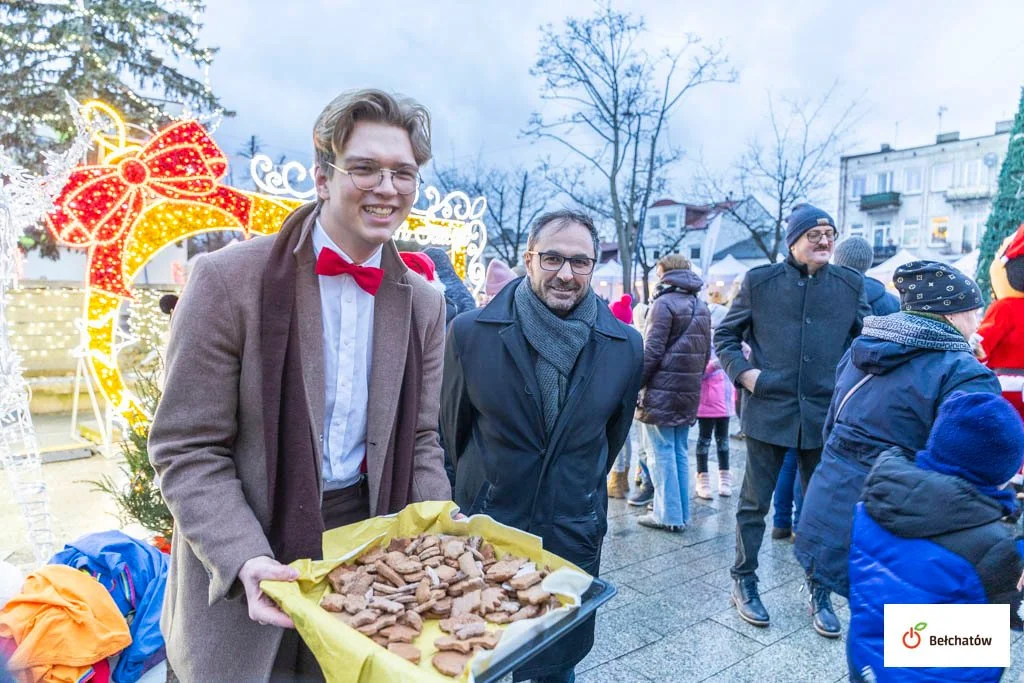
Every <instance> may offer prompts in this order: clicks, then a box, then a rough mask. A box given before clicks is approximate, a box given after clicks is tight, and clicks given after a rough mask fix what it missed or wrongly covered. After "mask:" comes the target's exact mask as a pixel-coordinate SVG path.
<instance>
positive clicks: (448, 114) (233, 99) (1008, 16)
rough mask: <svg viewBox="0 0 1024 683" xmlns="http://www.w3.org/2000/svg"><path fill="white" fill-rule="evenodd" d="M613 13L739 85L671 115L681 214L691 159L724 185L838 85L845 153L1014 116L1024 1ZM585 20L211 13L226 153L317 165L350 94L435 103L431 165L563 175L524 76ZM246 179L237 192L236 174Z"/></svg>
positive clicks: (751, 0) (525, 0)
mask: <svg viewBox="0 0 1024 683" xmlns="http://www.w3.org/2000/svg"><path fill="white" fill-rule="evenodd" d="M616 7H618V8H620V9H624V10H628V11H630V12H633V13H634V14H636V15H641V16H643V17H644V18H645V19H646V21H647V24H648V27H649V31H648V33H647V36H646V38H645V41H646V47H649V48H650V49H651V50H652V51H657V50H658V49H660V48H663V47H668V48H672V47H673V46H676V45H678V44H679V40H680V36H681V35H683V34H684V33H687V32H691V33H697V34H699V35H700V36H702V37H703V38H704V39H705V40H709V41H722V42H723V44H724V46H725V48H726V51H727V53H728V54H729V56H730V58H731V61H732V64H733V65H734V66H735V67H736V68H737V69H738V71H739V81H738V82H737V83H735V84H729V85H719V84H712V85H707V86H702V87H701V88H699V89H696V90H694V91H692V92H691V94H690V95H689V96H688V98H687V99H686V100H685V101H684V102H683V103H682V106H681V107H680V108H679V109H678V110H677V111H676V113H675V114H674V116H673V119H672V122H671V129H670V134H671V142H672V143H673V144H677V145H679V146H681V147H682V148H683V149H684V150H685V151H686V155H687V157H686V160H684V161H683V162H682V163H680V164H679V165H678V167H677V168H676V169H674V171H673V173H672V175H671V177H672V185H673V190H674V192H673V193H672V194H673V195H674V196H675V198H677V199H686V195H687V190H688V189H689V188H690V177H691V175H692V173H693V168H694V160H695V159H696V158H697V157H699V156H700V155H703V157H704V158H705V159H706V160H707V161H708V162H710V163H711V164H712V165H714V166H717V167H718V168H722V169H724V168H725V167H726V166H727V165H728V164H729V162H731V161H732V160H733V158H734V157H735V156H736V155H737V154H738V153H739V152H740V151H741V149H742V147H743V145H744V143H745V142H746V141H747V140H748V139H750V138H751V137H752V136H755V135H759V134H762V135H763V133H764V121H765V110H766V106H765V104H766V97H767V95H766V93H767V92H768V90H771V91H773V92H775V93H777V94H780V95H785V96H788V97H793V98H800V99H802V98H812V99H813V98H815V97H819V96H820V95H821V93H822V92H823V91H824V90H825V89H827V88H828V87H829V85H830V84H831V83H832V82H833V81H835V80H836V79H839V80H840V81H841V83H842V89H841V95H842V97H843V98H844V99H845V100H847V101H849V100H851V99H853V98H855V97H856V98H858V99H860V100H862V104H863V112H864V116H863V118H862V120H861V122H860V124H859V125H858V126H857V128H856V130H855V140H856V144H855V145H854V148H853V150H852V151H855V152H861V151H873V150H876V149H878V145H879V143H881V142H889V143H891V144H894V146H896V147H909V146H915V145H921V144H928V143H930V142H934V138H935V134H936V132H937V129H938V118H937V111H938V108H939V107H940V105H941V106H945V107H947V108H948V111H947V112H946V113H945V115H944V117H943V120H942V127H943V130H945V131H950V130H959V131H960V133H961V136H962V137H972V136H977V135H985V134H990V133H992V132H993V130H994V124H995V121H996V120H999V119H1006V118H1012V117H1013V115H1014V113H1015V112H1016V109H1017V102H1018V98H1019V96H1020V88H1021V86H1022V85H1024V32H1022V30H1021V28H1022V27H1024V2H1022V1H1021V0H1002V1H1001V2H1000V1H996V0H972V1H971V2H962V1H961V2H954V1H951V0H942V1H938V2H937V1H935V0H932V1H930V2H926V1H924V0H904V1H901V2H886V1H883V0H878V1H875V0H859V1H856V0H855V1H853V2H850V1H849V0H845V1H843V2H826V1H823V0H786V1H785V2H782V1H779V2H761V1H755V0H718V1H716V2H707V1H706V0H705V1H702V2H686V1H685V0H684V1H678V0H674V1H672V2H668V1H664V2H653V1H651V0H647V1H644V0H620V1H619V2H618V3H617V4H616ZM593 9H594V5H593V3H592V2H591V1H590V0H511V1H505V2H493V1H492V0H475V1H473V2H454V1H450V0H436V1H434V2H430V3H422V2H409V1H406V0H391V1H390V2H378V1H376V0H362V1H360V2H350V1H349V0H289V1H288V2H281V1H280V0H246V1H245V2H242V0H216V1H215V2H214V1H212V0H211V1H210V2H208V8H207V10H206V14H205V16H204V22H205V24H206V27H205V29H204V39H205V41H206V42H207V44H210V45H215V46H219V47H220V54H219V55H218V56H217V57H216V60H215V62H214V65H213V68H212V70H211V77H212V84H213V87H214V89H215V91H216V92H217V93H218V94H219V96H220V97H221V99H222V101H223V102H224V104H225V105H226V106H227V107H228V108H230V109H233V110H235V111H236V112H237V116H236V117H235V118H233V119H228V120H225V121H224V123H223V124H222V125H221V127H220V129H219V130H218V131H217V134H216V137H217V139H218V141H219V142H220V143H221V145H222V146H223V147H224V148H225V150H226V151H228V152H229V153H233V152H235V151H237V150H238V149H239V148H240V147H241V145H242V144H243V142H244V140H245V138H246V137H247V136H248V135H250V134H253V133H255V134H257V135H258V136H259V137H260V138H261V139H262V140H263V142H264V144H265V149H266V151H267V153H269V154H271V155H273V156H277V155H279V154H285V155H287V156H288V157H290V158H294V159H297V160H301V161H303V162H308V161H309V159H310V158H311V154H310V147H311V143H310V131H311V128H312V124H313V121H314V120H315V118H316V116H317V114H318V113H319V112H320V110H321V109H322V108H323V106H324V105H325V104H326V103H327V102H328V101H329V100H330V99H331V98H332V97H333V96H334V95H336V94H337V93H338V92H340V91H342V90H344V89H347V88H351V87H359V86H374V87H380V88H384V89H388V90H395V91H400V92H403V93H406V94H408V95H412V96H414V97H416V98H417V99H419V100H421V101H422V102H423V103H425V104H427V105H428V107H429V108H430V109H431V112H432V113H433V116H434V156H435V158H436V159H437V160H438V161H439V162H442V163H448V162H450V161H451V160H452V159H455V160H456V161H460V162H466V161H469V160H472V159H473V158H475V157H476V156H477V155H478V154H479V155H482V156H483V158H484V160H485V161H486V162H487V163H490V164H494V165H501V164H506V163H507V164H512V163H531V162H533V161H534V160H535V159H537V158H538V157H539V156H541V155H542V154H546V153H551V152H555V154H554V157H553V158H554V159H555V160H556V161H557V160H561V159H567V160H570V161H571V159H569V158H568V157H567V156H566V155H564V154H562V153H560V152H557V151H556V150H552V149H550V148H549V149H542V148H539V147H538V146H537V145H535V144H531V143H530V141H529V140H526V139H523V138H521V137H520V135H519V133H520V131H521V129H522V127H523V126H524V124H525V123H526V121H527V119H528V117H529V115H530V113H531V111H535V110H537V109H538V107H540V106H542V103H541V102H540V100H539V98H538V87H539V82H538V80H537V79H535V78H533V77H531V76H530V74H529V69H530V67H531V66H532V64H533V63H534V61H535V59H536V55H537V49H538V42H539V36H540V33H539V30H538V27H539V26H540V25H542V24H546V23H553V24H555V25H560V24H561V23H562V22H563V21H564V19H565V17H566V16H588V15H590V14H591V13H592V12H593ZM897 122H898V124H899V125H898V137H897V133H896V129H897V126H896V124H897ZM236 168H237V170H236V173H235V177H236V179H237V178H238V177H239V175H240V173H239V172H240V171H243V169H242V168H240V167H237V166H236ZM241 175H244V172H242V173H241ZM828 208H829V209H834V208H835V207H834V206H830V207H828Z"/></svg>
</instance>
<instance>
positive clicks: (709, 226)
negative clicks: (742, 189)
mask: <svg viewBox="0 0 1024 683" xmlns="http://www.w3.org/2000/svg"><path fill="white" fill-rule="evenodd" d="M737 216H743V217H744V222H746V223H747V224H750V225H759V224H765V225H767V223H769V222H770V221H771V216H770V215H769V214H768V212H767V211H766V210H765V208H764V207H763V206H762V205H761V203H760V202H758V201H757V200H756V199H754V198H753V197H747V198H746V199H742V200H730V201H725V202H719V203H716V204H686V203H683V202H677V201H675V200H673V199H661V200H658V201H656V202H655V203H654V204H652V205H651V206H650V207H649V208H648V209H647V218H646V226H645V229H644V248H645V250H646V251H647V259H648V263H652V262H654V261H657V260H658V258H660V257H661V256H664V255H665V254H670V253H679V254H682V255H683V256H685V257H686V258H688V259H690V262H691V263H693V264H694V265H696V266H698V267H700V269H701V271H707V269H708V268H709V267H710V266H711V264H712V263H713V262H714V260H716V259H715V254H717V253H718V252H720V251H721V250H723V249H726V248H728V247H731V246H732V245H734V244H737V243H739V242H742V241H743V240H746V239H748V238H750V230H749V229H748V228H747V226H746V225H745V224H744V222H741V221H740V220H738V219H737Z"/></svg>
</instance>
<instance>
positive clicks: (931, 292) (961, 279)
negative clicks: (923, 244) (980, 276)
mask: <svg viewBox="0 0 1024 683" xmlns="http://www.w3.org/2000/svg"><path fill="white" fill-rule="evenodd" d="M892 283H893V284H894V285H895V286H896V289H897V290H898V291H899V293H900V308H901V309H903V310H904V311H918V312H925V313H938V314H947V313H959V312H961V311H973V310H974V309H976V308H981V307H982V306H983V305H984V302H983V301H982V298H981V289H979V288H978V285H977V283H975V282H974V280H972V279H971V278H969V277H967V276H966V275H964V274H963V273H961V272H960V271H959V270H957V269H956V268H954V267H953V266H951V265H949V264H946V263H939V262H937V261H911V262H910V263H906V264H904V265H902V266H900V267H899V268H897V269H896V272H895V273H893V275H892Z"/></svg>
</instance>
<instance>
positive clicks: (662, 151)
mask: <svg viewBox="0 0 1024 683" xmlns="http://www.w3.org/2000/svg"><path fill="white" fill-rule="evenodd" d="M645 31H646V27H645V25H644V21H643V19H642V18H638V17H634V16H633V15H631V14H629V13H624V12H619V11H617V10H615V9H613V8H612V5H611V2H610V1H609V0H601V1H599V2H598V5H597V9H596V10H595V12H594V14H593V15H591V16H590V17H587V18H582V19H581V18H569V19H567V20H566V21H565V23H564V25H563V26H562V27H561V29H560V30H556V29H555V28H554V27H553V26H551V25H547V26H545V27H543V28H542V29H541V47H540V51H539V53H538V57H537V61H536V63H535V64H534V66H533V68H531V69H530V74H531V75H533V76H536V77H538V78H540V79H541V82H542V84H541V93H540V94H541V98H542V100H544V101H546V102H549V103H552V104H555V105H558V107H559V113H556V114H553V115H552V116H551V117H549V118H545V116H544V115H543V114H541V113H539V112H538V113H535V114H533V115H532V116H531V117H530V120H529V122H528V123H527V125H526V127H525V128H524V129H523V135H525V136H527V137H532V138H534V139H536V140H553V141H556V142H558V143H559V144H560V145H562V146H563V147H564V148H566V149H568V150H569V151H570V152H571V153H572V154H573V156H575V157H576V158H577V159H578V160H579V161H580V162H581V163H580V167H578V168H571V169H553V168H551V166H550V164H548V165H547V167H546V172H547V177H548V180H549V182H550V183H551V185H552V186H553V187H554V188H556V189H557V190H558V191H559V192H561V193H563V194H565V195H566V196H567V197H569V199H570V200H571V201H572V202H574V203H576V204H578V205H579V206H581V207H583V208H585V209H586V210H588V211H590V212H592V213H594V214H595V215H598V216H601V217H604V218H606V219H607V220H609V221H610V222H611V223H612V225H613V226H614V229H615V237H616V239H617V240H618V245H619V259H620V262H621V263H622V279H623V285H624V287H625V288H626V289H627V290H630V291H631V290H632V289H633V266H634V261H635V260H636V259H637V258H638V250H642V249H643V241H642V235H643V232H642V227H643V225H644V221H645V220H646V214H647V206H648V205H649V204H650V201H651V197H652V196H653V194H654V193H655V192H660V191H663V190H664V188H665V186H666V182H665V170H666V168H667V167H668V166H669V165H670V164H672V163H674V162H675V161H677V160H678V159H679V158H680V156H681V152H680V151H679V150H678V149H674V148H672V147H671V146H669V145H666V144H665V143H664V140H663V132H664V130H665V127H666V124H667V122H668V120H669V117H670V115H671V112H672V110H673V109H674V108H675V107H676V105H677V104H678V103H679V102H680V101H681V100H682V98H683V97H684V95H685V94H686V93H687V92H689V91H690V90H692V89H693V88H695V87H697V86H699V85H703V84H706V83H716V82H717V83H721V82H731V81H734V80H735V79H736V74H735V71H733V70H731V69H730V68H729V63H728V58H727V57H726V55H725V53H724V51H723V49H722V47H721V46H720V45H719V46H705V45H704V44H703V42H702V41H701V39H700V37H698V36H696V35H693V34H687V35H686V36H685V39H684V42H683V44H682V46H681V47H679V48H678V49H677V50H676V51H675V52H669V51H665V52H664V53H663V54H661V55H660V56H659V57H658V58H657V59H652V58H651V56H650V54H649V53H648V52H647V51H646V50H644V49H643V48H641V47H639V39H640V37H641V36H642V35H643V34H644V32H645ZM684 58H686V59H687V61H686V62H685V63H686V64H687V66H688V71H687V75H686V79H685V82H683V83H681V84H679V83H676V82H675V80H674V78H675V77H676V76H677V75H678V73H679V71H681V69H680V67H681V65H682V64H683V63H684V61H683V60H684ZM662 72H664V73H665V75H664V80H663V81H662V82H661V83H660V84H656V83H655V80H656V78H657V79H659V80H660V79H661V77H660V76H658V74H660V73H662ZM680 239H681V236H680ZM677 245H678V243H677ZM642 259H643V261H642V262H643V263H644V264H646V253H645V254H644V255H643V257H642Z"/></svg>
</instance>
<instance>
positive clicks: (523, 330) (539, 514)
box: [441, 211, 643, 683]
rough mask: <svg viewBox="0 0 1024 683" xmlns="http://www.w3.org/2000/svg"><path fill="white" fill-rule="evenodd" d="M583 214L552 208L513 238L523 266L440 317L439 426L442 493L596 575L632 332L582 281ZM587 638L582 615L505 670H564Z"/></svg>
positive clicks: (586, 270) (569, 675) (565, 676)
mask: <svg viewBox="0 0 1024 683" xmlns="http://www.w3.org/2000/svg"><path fill="white" fill-rule="evenodd" d="M599 253H600V252H599V242H598V237H597V231H596V230H595V229H594V224H593V222H592V221H591V220H590V218H588V217H587V216H585V215H582V214H579V213H575V212H571V211H556V212H553V213H549V214H545V215H543V216H541V217H539V218H538V219H537V221H536V222H535V223H534V224H533V226H532V227H531V229H530V234H529V237H528V238H527V252H526V254H525V257H524V261H525V262H526V272H527V275H526V277H525V278H520V279H518V280H514V281H512V282H511V283H509V284H508V285H507V286H506V287H505V288H504V289H502V290H501V292H499V293H498V295H497V296H495V297H494V299H493V300H491V302H490V303H489V304H488V305H487V307H486V308H483V309H477V310H475V311H471V312H469V313H464V314H462V315H460V316H458V317H457V318H455V320H454V322H452V325H451V328H450V330H449V332H448V342H447V346H446V348H445V363H444V383H443V385H442V389H441V402H442V403H441V434H442V435H443V436H444V443H445V448H446V449H447V450H448V454H449V456H451V459H452V461H453V462H454V463H455V468H456V474H455V501H456V502H457V503H459V505H460V506H461V507H462V509H463V510H464V511H465V512H466V514H476V513H483V514H487V515H490V516H491V517H493V518H494V519H496V520H498V521H499V522H502V523H503V524H509V525H511V526H514V527H517V528H520V529H523V530H525V531H529V532H530V533H533V534H536V535H538V536H540V537H541V538H542V539H543V540H544V549H545V550H549V551H550V552H552V553H555V554H556V555H559V556H561V557H564V558H565V559H567V560H569V561H570V562H574V563H575V564H576V565H577V566H579V567H580V568H582V569H583V570H584V571H586V572H589V573H591V574H593V575H597V573H598V571H599V570H600V557H601V542H602V540H603V538H604V534H605V531H606V529H607V522H606V512H607V501H608V499H607V489H606V487H605V478H606V477H607V475H608V471H609V470H610V469H611V466H612V463H613V462H614V460H615V456H616V455H617V454H618V452H619V449H621V448H622V444H623V443H625V440H626V438H627V436H628V434H629V427H630V424H631V423H632V419H633V410H634V408H635V407H636V397H637V392H638V391H639V387H640V379H641V370H642V365H643V342H642V341H641V340H640V335H639V333H637V332H636V330H633V329H632V328H629V327H626V326H625V325H623V324H622V323H620V322H619V321H618V320H616V319H615V316H613V315H612V312H611V310H610V309H609V308H608V306H606V305H604V304H603V303H602V302H601V301H600V300H599V299H598V298H597V295H596V294H595V293H594V291H593V290H592V289H591V287H590V280H591V276H592V274H593V271H594V265H595V264H596V263H597V258H598V254H599ZM593 643H594V620H593V619H590V620H589V621H587V622H586V623H584V624H582V625H580V626H579V627H578V628H576V629H575V630H574V631H573V632H572V633H571V634H569V635H568V636H566V637H565V638H564V639H562V640H560V641H559V642H558V643H557V644H556V645H554V646H552V647H550V648H548V649H547V650H544V651H543V652H542V653H541V654H540V655H539V656H537V657H535V658H534V659H532V660H530V661H529V662H528V663H527V664H525V665H524V666H523V667H522V668H520V669H519V670H517V671H516V672H515V676H514V678H515V680H517V681H518V680H523V679H528V678H529V679H533V680H535V681H547V682H551V683H555V682H557V683H564V682H567V681H572V680H573V679H574V673H573V669H574V667H575V666H576V664H577V663H578V662H579V661H580V660H582V659H583V657H585V656H586V654H587V653H588V652H589V651H590V648H591V647H592V645H593Z"/></svg>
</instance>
